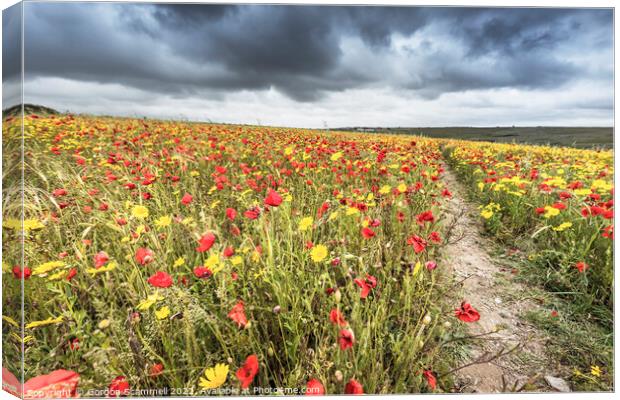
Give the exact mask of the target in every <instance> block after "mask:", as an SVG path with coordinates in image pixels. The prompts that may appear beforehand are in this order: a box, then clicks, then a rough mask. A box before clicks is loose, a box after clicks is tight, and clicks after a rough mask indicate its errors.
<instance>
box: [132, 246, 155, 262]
mask: <svg viewBox="0 0 620 400" xmlns="http://www.w3.org/2000/svg"><path fill="white" fill-rule="evenodd" d="M151 261H153V252H152V251H151V250H149V249H147V248H145V247H140V248H139V249H138V250H137V251H136V262H137V263H138V264H140V265H146V264H148V263H150V262H151Z"/></svg>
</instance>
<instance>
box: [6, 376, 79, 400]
mask: <svg viewBox="0 0 620 400" xmlns="http://www.w3.org/2000/svg"><path fill="white" fill-rule="evenodd" d="M3 375H4V374H3ZM79 380H80V375H79V374H78V373H77V372H74V371H67V370H64V369H57V370H56V371H53V372H52V373H50V374H48V375H39V376H35V377H34V378H31V379H29V380H28V381H27V382H26V383H25V384H24V398H39V399H45V398H66V397H76V395H77V386H78V382H79ZM3 386H4V385H3Z"/></svg>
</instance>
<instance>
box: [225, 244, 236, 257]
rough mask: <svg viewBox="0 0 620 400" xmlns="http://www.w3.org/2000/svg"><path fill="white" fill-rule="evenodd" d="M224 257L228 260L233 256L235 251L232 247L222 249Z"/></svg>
mask: <svg viewBox="0 0 620 400" xmlns="http://www.w3.org/2000/svg"><path fill="white" fill-rule="evenodd" d="M222 254H223V255H224V257H226V258H228V257H232V256H233V255H234V254H235V249H234V247H232V246H228V247H226V248H225V249H224V252H223V253H222Z"/></svg>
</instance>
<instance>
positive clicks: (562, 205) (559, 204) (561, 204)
mask: <svg viewBox="0 0 620 400" xmlns="http://www.w3.org/2000/svg"><path fill="white" fill-rule="evenodd" d="M551 207H553V208H557V209H558V210H565V209H566V204H564V203H560V202H556V203H553V204H552V205H551Z"/></svg>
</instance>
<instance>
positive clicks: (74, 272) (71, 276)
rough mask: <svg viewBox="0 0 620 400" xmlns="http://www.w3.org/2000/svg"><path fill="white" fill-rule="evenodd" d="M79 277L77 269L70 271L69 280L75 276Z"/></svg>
mask: <svg viewBox="0 0 620 400" xmlns="http://www.w3.org/2000/svg"><path fill="white" fill-rule="evenodd" d="M76 275H77V269H75V268H71V269H70V270H69V273H68V274H67V280H68V281H70V280H71V279H73V277H74V276H76Z"/></svg>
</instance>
